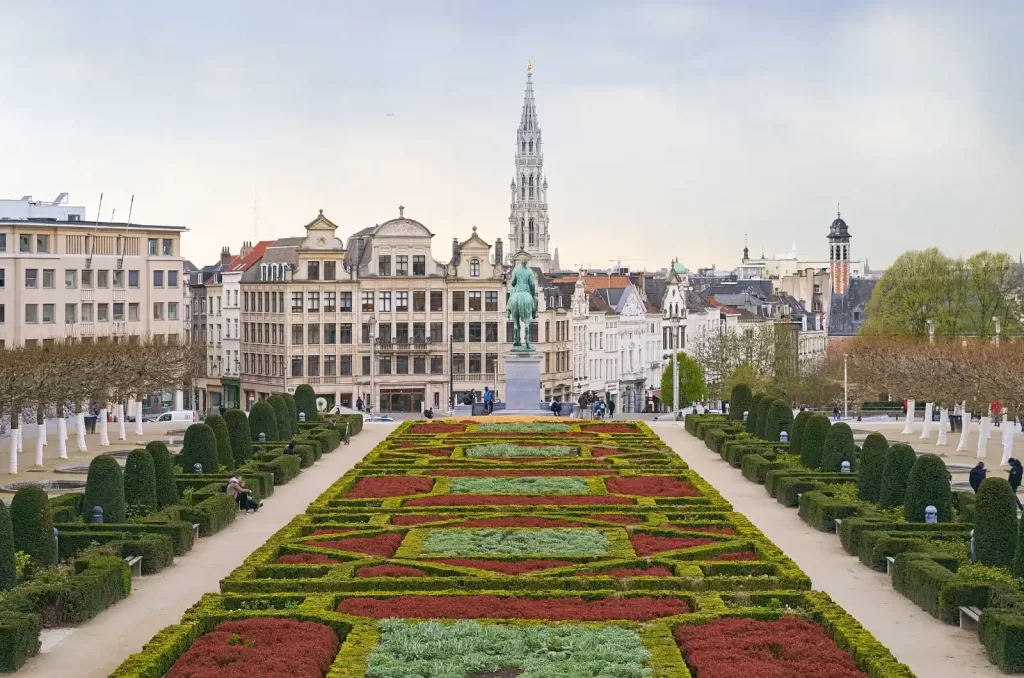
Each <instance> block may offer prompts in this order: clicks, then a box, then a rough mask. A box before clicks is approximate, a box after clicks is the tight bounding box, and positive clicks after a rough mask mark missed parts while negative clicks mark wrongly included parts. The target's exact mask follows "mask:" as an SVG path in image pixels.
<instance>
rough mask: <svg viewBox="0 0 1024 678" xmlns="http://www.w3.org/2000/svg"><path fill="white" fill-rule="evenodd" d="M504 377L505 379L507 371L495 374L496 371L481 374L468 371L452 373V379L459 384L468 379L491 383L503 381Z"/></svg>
mask: <svg viewBox="0 0 1024 678" xmlns="http://www.w3.org/2000/svg"><path fill="white" fill-rule="evenodd" d="M504 379H505V373H504V372H499V373H497V374H494V373H480V374H475V373H474V374H470V373H468V372H464V373H462V374H454V375H452V381H454V382H455V383H457V384H458V383H460V382H467V381H476V382H486V383H488V384H490V383H494V382H497V381H503V380H504Z"/></svg>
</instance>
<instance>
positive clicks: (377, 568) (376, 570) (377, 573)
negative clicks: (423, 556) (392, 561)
mask: <svg viewBox="0 0 1024 678" xmlns="http://www.w3.org/2000/svg"><path fill="white" fill-rule="evenodd" d="M356 576H357V577H426V576H427V573H426V572H424V571H423V570H421V569H420V568H418V567H406V566H405V565H368V566H367V567H360V568H359V569H358V570H356Z"/></svg>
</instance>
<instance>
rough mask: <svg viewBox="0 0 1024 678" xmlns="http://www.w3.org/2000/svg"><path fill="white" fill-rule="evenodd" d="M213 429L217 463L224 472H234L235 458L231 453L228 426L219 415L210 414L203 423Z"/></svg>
mask: <svg viewBox="0 0 1024 678" xmlns="http://www.w3.org/2000/svg"><path fill="white" fill-rule="evenodd" d="M204 423H205V424H206V425H207V426H209V427H210V428H212V429H213V435H214V436H216V438H217V463H218V464H219V465H220V466H222V467H223V468H224V470H225V471H234V470H235V457H234V455H233V454H232V452H231V436H230V434H229V433H228V425H227V423H226V422H225V421H224V417H222V416H220V415H219V414H211V415H210V416H208V417H207V418H206V421H205V422H204Z"/></svg>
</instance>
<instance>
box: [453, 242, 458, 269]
mask: <svg viewBox="0 0 1024 678" xmlns="http://www.w3.org/2000/svg"><path fill="white" fill-rule="evenodd" d="M452 263H453V264H458V263H459V239H458V238H452Z"/></svg>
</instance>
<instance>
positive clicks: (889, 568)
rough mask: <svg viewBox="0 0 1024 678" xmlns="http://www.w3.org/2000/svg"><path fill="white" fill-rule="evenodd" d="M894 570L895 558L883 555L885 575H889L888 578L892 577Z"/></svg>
mask: <svg viewBox="0 0 1024 678" xmlns="http://www.w3.org/2000/svg"><path fill="white" fill-rule="evenodd" d="M895 570H896V558H894V557H893V556H886V557H885V573H886V574H887V575H889V578H890V579H891V578H892V575H893V572H895Z"/></svg>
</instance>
